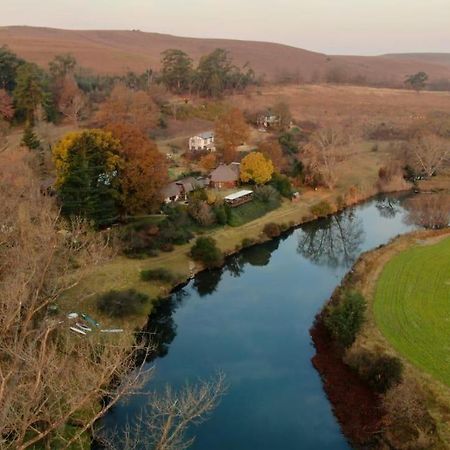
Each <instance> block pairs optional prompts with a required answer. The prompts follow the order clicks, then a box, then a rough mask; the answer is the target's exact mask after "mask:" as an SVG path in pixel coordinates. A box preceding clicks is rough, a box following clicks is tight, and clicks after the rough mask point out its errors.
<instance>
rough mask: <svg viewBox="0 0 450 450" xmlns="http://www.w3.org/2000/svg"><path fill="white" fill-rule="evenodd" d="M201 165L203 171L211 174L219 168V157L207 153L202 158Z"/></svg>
mask: <svg viewBox="0 0 450 450" xmlns="http://www.w3.org/2000/svg"><path fill="white" fill-rule="evenodd" d="M199 164H200V166H201V167H202V169H205V170H206V171H207V172H210V171H211V170H213V169H214V168H216V167H217V157H216V155H215V154H214V153H207V154H206V155H203V156H202V157H201V158H200V161H199Z"/></svg>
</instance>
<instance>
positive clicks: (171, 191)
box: [162, 182, 181, 198]
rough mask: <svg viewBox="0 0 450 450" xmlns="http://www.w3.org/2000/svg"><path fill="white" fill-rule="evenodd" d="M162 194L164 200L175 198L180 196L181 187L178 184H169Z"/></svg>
mask: <svg viewBox="0 0 450 450" xmlns="http://www.w3.org/2000/svg"><path fill="white" fill-rule="evenodd" d="M162 193H163V195H164V198H170V197H175V196H176V195H180V193H181V187H180V186H179V185H178V184H177V183H175V182H174V183H169V184H168V185H167V186H166V187H165V188H164V189H163V190H162Z"/></svg>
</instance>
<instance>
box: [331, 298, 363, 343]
mask: <svg viewBox="0 0 450 450" xmlns="http://www.w3.org/2000/svg"><path fill="white" fill-rule="evenodd" d="M365 310H366V301H365V299H364V297H363V296H362V295H361V294H360V293H358V292H346V293H345V294H344V295H343V296H342V298H341V299H340V301H339V303H338V304H336V305H330V306H329V307H328V308H327V310H326V312H325V318H324V323H325V326H326V328H327V330H328V331H329V333H330V334H331V336H332V337H333V338H334V339H336V340H337V341H338V342H339V343H341V344H342V345H343V346H344V347H350V345H352V344H353V342H354V341H355V338H356V336H357V334H358V332H359V330H360V329H361V326H362V324H363V323H364V312H365Z"/></svg>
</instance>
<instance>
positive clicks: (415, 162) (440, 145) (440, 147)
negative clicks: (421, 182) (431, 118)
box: [407, 133, 450, 177]
mask: <svg viewBox="0 0 450 450" xmlns="http://www.w3.org/2000/svg"><path fill="white" fill-rule="evenodd" d="M449 159H450V143H449V141H448V140H447V139H444V138H441V137H439V136H437V135H434V134H429V133H425V134H423V133H422V134H420V135H419V136H417V137H416V138H415V139H414V140H413V141H412V143H411V144H410V145H409V151H407V163H408V164H410V165H412V166H413V167H414V168H415V169H416V172H418V173H422V174H424V175H425V176H427V177H431V176H433V175H435V174H436V172H437V171H438V170H439V169H441V168H442V166H443V165H444V164H445V163H446V162H447V161H448V160H449Z"/></svg>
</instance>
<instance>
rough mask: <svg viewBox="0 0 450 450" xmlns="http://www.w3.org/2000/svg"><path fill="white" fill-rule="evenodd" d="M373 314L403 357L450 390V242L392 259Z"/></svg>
mask: <svg viewBox="0 0 450 450" xmlns="http://www.w3.org/2000/svg"><path fill="white" fill-rule="evenodd" d="M374 314H375V320H376V323H377V325H378V327H379V328H380V330H381V331H382V333H383V334H384V335H385V337H386V338H387V339H388V340H389V342H390V343H391V344H392V346H393V347H394V348H395V349H396V350H397V351H398V352H399V353H401V354H402V355H403V356H404V357H405V358H407V359H408V360H410V361H411V362H412V363H413V364H414V365H416V366H418V367H419V368H421V369H423V370H425V371H426V372H428V373H430V374H431V375H433V376H434V377H435V378H436V379H438V380H440V381H442V382H443V383H445V384H446V385H447V386H450V238H447V239H445V240H443V241H441V242H439V243H438V244H434V245H424V246H420V245H419V246H416V247H413V248H411V249H409V250H406V251H404V252H402V253H400V254H398V255H397V256H395V257H394V258H393V259H392V260H391V261H389V263H388V264H387V265H386V266H385V268H384V269H383V272H382V274H381V276H380V278H379V280H378V283H377V289H376V294H375V302H374Z"/></svg>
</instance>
